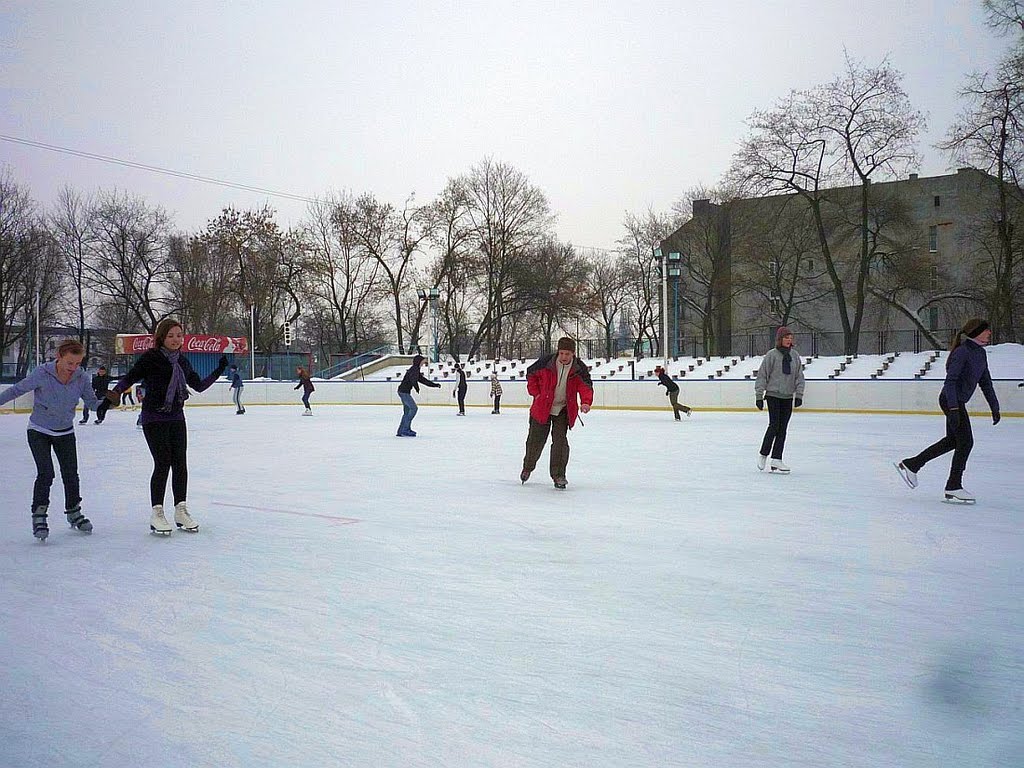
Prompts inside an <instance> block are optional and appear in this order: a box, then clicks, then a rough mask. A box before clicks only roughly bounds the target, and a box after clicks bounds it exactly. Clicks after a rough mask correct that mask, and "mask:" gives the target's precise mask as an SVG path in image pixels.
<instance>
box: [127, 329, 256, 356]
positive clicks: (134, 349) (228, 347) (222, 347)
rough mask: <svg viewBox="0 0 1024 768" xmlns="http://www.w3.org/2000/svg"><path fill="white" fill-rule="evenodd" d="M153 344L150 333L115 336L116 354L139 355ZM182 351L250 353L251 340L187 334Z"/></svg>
mask: <svg viewBox="0 0 1024 768" xmlns="http://www.w3.org/2000/svg"><path fill="white" fill-rule="evenodd" d="M152 346H153V337H152V336H151V335H149V334H148V333H140V334H134V333H119V334H117V336H115V337H114V354H116V355H137V354H139V353H141V352H145V351H146V350H147V349H150V348H151V347H152ZM181 350H182V352H212V353H220V354H222V355H229V354H232V353H234V354H236V355H241V354H248V352H249V340H248V339H247V338H246V337H245V336H206V335H202V334H190V333H186V334H185V343H184V344H183V345H182V347H181Z"/></svg>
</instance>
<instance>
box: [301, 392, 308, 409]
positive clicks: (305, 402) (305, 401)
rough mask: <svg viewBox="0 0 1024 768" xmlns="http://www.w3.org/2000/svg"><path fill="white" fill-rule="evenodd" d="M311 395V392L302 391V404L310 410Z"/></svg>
mask: <svg viewBox="0 0 1024 768" xmlns="http://www.w3.org/2000/svg"><path fill="white" fill-rule="evenodd" d="M309 395H310V393H309V392H303V393H302V404H303V405H304V406H306V410H307V411H308V410H309Z"/></svg>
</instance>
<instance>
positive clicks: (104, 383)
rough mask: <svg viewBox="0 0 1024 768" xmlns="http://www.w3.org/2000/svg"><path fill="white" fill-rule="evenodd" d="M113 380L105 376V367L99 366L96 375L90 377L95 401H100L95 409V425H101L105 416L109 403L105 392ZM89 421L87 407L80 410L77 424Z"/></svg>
mask: <svg viewBox="0 0 1024 768" xmlns="http://www.w3.org/2000/svg"><path fill="white" fill-rule="evenodd" d="M113 380H114V379H113V378H112V377H111V376H108V375H107V367H106V366H105V365H101V366H100V367H99V368H97V369H96V375H95V376H93V377H92V391H93V392H95V393H96V399H97V400H99V401H100V405H99V407H98V408H97V409H96V423H97V424H102V423H103V417H104V416H106V415H107V409H108V408H109V407H110V402H109V401H108V400H107V390H108V389H109V388H110V382H112V381H113ZM87 421H89V407H88V406H86V407H85V408H83V409H82V420H81V421H80V422H78V423H79V424H85V423H86V422H87Z"/></svg>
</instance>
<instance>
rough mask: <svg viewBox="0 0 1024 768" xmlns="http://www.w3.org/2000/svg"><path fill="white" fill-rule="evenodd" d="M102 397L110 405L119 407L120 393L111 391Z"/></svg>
mask: <svg viewBox="0 0 1024 768" xmlns="http://www.w3.org/2000/svg"><path fill="white" fill-rule="evenodd" d="M104 397H105V398H107V400H109V401H110V404H111V405H120V404H121V393H120V392H117V391H115V390H113V389H111V390H108V391H107V394H105V395H104Z"/></svg>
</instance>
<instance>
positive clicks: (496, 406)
mask: <svg viewBox="0 0 1024 768" xmlns="http://www.w3.org/2000/svg"><path fill="white" fill-rule="evenodd" d="M494 412H495V413H501V395H495V396H494Z"/></svg>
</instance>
